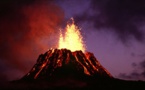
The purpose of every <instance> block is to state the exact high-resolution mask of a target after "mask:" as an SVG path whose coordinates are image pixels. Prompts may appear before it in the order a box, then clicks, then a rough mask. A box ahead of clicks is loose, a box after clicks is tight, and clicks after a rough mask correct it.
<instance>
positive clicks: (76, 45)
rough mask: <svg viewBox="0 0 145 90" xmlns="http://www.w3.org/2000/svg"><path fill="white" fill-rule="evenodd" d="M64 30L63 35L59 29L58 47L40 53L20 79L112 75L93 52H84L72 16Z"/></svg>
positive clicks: (78, 31)
mask: <svg viewBox="0 0 145 90" xmlns="http://www.w3.org/2000/svg"><path fill="white" fill-rule="evenodd" d="M65 30H66V31H65V34H64V35H63V34H62V32H61V31H60V37H59V45H58V48H59V49H50V50H48V51H47V52H46V53H44V54H41V55H40V56H39V58H38V59H37V62H36V64H35V65H34V66H33V68H32V69H31V70H30V72H29V73H28V74H26V75H25V76H24V77H23V78H22V79H25V80H33V79H35V80H37V79H39V80H46V79H47V80H49V79H51V78H54V77H55V78H59V77H67V76H73V77H75V78H81V77H83V76H88V77H98V76H99V77H112V76H111V74H110V73H109V72H108V71H107V70H106V69H105V68H104V67H103V66H102V65H101V64H100V63H99V62H98V60H97V59H96V58H95V56H94V55H93V53H90V52H85V45H84V42H83V38H82V36H81V33H80V29H79V28H78V27H77V26H76V25H75V24H74V20H73V18H72V19H71V23H68V24H67V26H66V29H65Z"/></svg>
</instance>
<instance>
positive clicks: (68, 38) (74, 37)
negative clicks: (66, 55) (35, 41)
mask: <svg viewBox="0 0 145 90" xmlns="http://www.w3.org/2000/svg"><path fill="white" fill-rule="evenodd" d="M71 22H72V23H68V24H67V26H66V29H65V30H66V32H65V35H63V34H62V32H61V30H60V37H59V45H58V48H59V49H62V48H66V49H69V50H71V51H76V50H81V51H83V52H85V50H86V48H85V44H84V42H83V37H82V35H81V33H80V29H79V28H78V27H77V26H76V25H75V24H74V19H73V18H71ZM63 36H64V37H63Z"/></svg>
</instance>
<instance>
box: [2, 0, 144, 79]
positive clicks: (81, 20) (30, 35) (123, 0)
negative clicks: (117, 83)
mask: <svg viewBox="0 0 145 90" xmlns="http://www.w3.org/2000/svg"><path fill="white" fill-rule="evenodd" d="M144 10H145V1H144V0H140V1H139V0H103V1H100V0H51V1H50V0H42V2H41V1H40V0H21V1H20V0H8V1H7V0H5V1H0V20H1V21H0V71H1V72H2V73H1V74H0V79H1V80H13V79H18V78H20V77H22V76H23V75H25V74H26V73H27V72H28V71H29V70H30V69H31V68H32V66H33V65H34V64H35V62H36V59H37V57H38V56H39V54H41V53H44V52H46V51H47V49H49V48H51V47H52V48H54V47H56V43H57V39H56V38H57V37H58V33H59V28H60V27H64V26H65V24H66V22H67V21H68V20H69V19H70V18H71V17H73V18H74V20H75V22H76V24H77V25H78V26H79V27H80V28H81V32H82V35H83V37H84V40H85V42H86V46H87V51H89V52H92V53H94V55H95V56H96V58H97V59H98V60H99V61H100V63H101V64H102V65H103V66H104V67H105V68H106V69H107V70H108V71H109V72H110V73H111V74H112V75H113V76H114V77H117V78H122V79H133V80H145V37H144V36H145V26H144V24H145V12H144ZM10 75H11V76H10Z"/></svg>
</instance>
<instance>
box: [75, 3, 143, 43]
mask: <svg viewBox="0 0 145 90" xmlns="http://www.w3.org/2000/svg"><path fill="white" fill-rule="evenodd" d="M89 3H90V6H89V8H88V9H86V10H85V12H84V13H82V14H77V15H76V16H75V20H77V23H82V22H89V23H90V24H92V25H93V26H94V28H96V30H98V29H100V28H108V29H101V30H107V32H114V33H115V34H116V36H117V37H118V39H120V40H121V41H122V42H124V43H125V42H127V41H128V40H129V39H131V38H134V39H135V40H137V41H139V42H144V41H145V37H144V32H143V30H144V28H143V29H142V30H141V29H140V27H142V26H143V25H144V23H145V12H144V10H145V1H144V0H103V1H101V0H90V2H89Z"/></svg>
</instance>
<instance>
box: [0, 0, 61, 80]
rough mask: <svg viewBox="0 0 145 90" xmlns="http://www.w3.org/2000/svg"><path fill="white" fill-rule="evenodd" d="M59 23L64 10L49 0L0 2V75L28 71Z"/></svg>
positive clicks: (45, 48) (45, 46)
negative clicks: (0, 73) (0, 72)
mask: <svg viewBox="0 0 145 90" xmlns="http://www.w3.org/2000/svg"><path fill="white" fill-rule="evenodd" d="M62 20H63V11H62V10H61V8H60V7H58V6H57V5H55V4H54V3H53V1H52V0H49V1H48V0H1V1H0V64H2V66H0V68H1V69H0V70H1V71H2V72H3V73H2V75H0V76H4V75H5V76H9V75H10V74H11V76H10V77H11V78H10V77H7V78H8V79H13V77H17V76H18V75H19V74H20V73H23V72H24V73H26V72H28V70H29V69H30V68H31V67H32V65H33V63H34V62H35V59H36V58H37V56H38V55H39V54H40V53H43V51H44V50H45V51H46V50H47V49H48V48H49V47H50V46H49V44H48V43H47V41H49V38H50V36H52V35H53V34H55V33H56V32H57V31H56V29H57V27H58V26H59V25H60V23H61V21H62ZM44 42H45V43H44Z"/></svg>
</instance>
